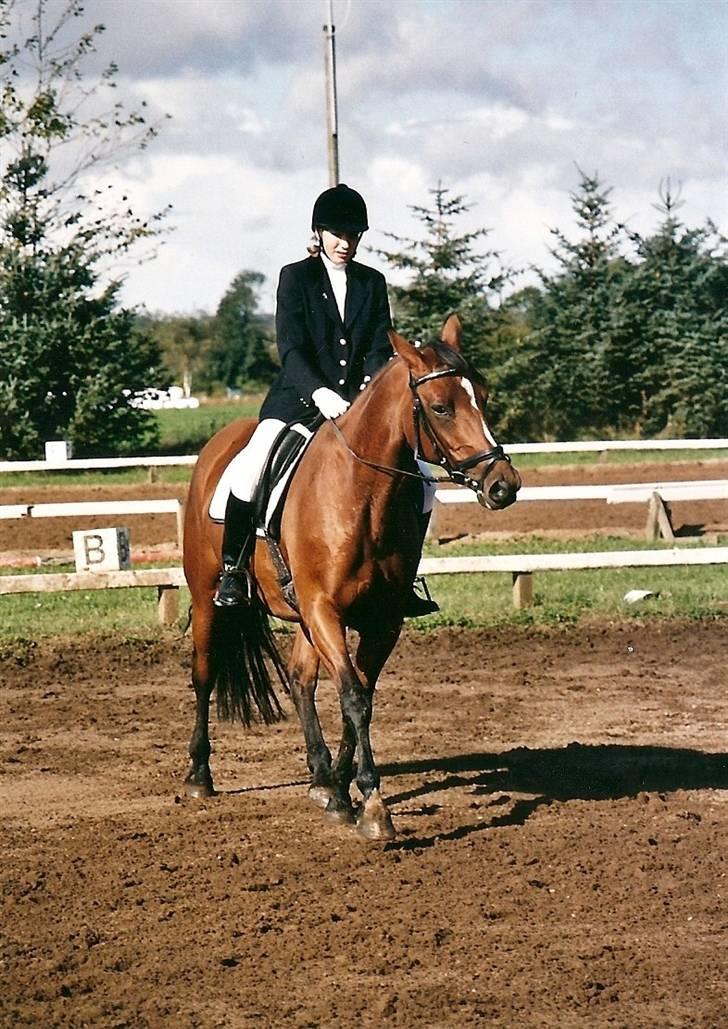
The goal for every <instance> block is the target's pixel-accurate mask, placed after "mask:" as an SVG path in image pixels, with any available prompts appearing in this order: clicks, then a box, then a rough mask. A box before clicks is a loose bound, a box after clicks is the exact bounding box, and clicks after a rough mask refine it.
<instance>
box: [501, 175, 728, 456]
mask: <svg viewBox="0 0 728 1029" xmlns="http://www.w3.org/2000/svg"><path fill="white" fill-rule="evenodd" d="M609 193H610V191H609V190H608V189H605V188H604V187H603V185H602V183H601V182H600V181H599V178H598V176H596V175H594V176H588V175H584V174H583V173H582V174H581V181H580V184H579V188H578V189H577V191H575V192H574V193H573V194H572V203H573V209H574V215H575V220H576V222H577V225H578V226H579V228H580V229H581V235H580V236H579V238H578V239H577V240H576V241H573V242H572V241H570V240H569V239H568V238H567V237H566V236H565V235H564V234H563V233H562V232H561V231H558V230H555V231H554V237H555V239H556V246H555V248H554V250H553V253H554V256H555V257H556V259H557V263H558V269H557V271H556V273H555V274H552V275H546V274H544V273H541V281H542V289H541V290H540V291H539V292H538V293H537V294H535V295H532V296H531V297H530V299H529V304H528V306H529V310H528V313H527V319H528V321H529V322H530V324H531V329H530V331H529V332H528V333H527V334H526V335H525V337H524V338H523V339H522V341H521V344H520V346H519V348H518V349H517V350H516V351H515V352H514V353H513V354H511V356H510V358H509V360H508V361H507V362H506V364H505V367H504V369H503V372H502V375H501V376H500V387H501V389H500V394H499V395H500V396H501V398H502V397H503V396H504V395H505V396H507V397H508V404H507V408H506V410H505V411H504V418H503V424H504V427H505V428H506V430H507V431H508V433H509V435H511V436H512V437H520V438H524V439H528V438H532V439H538V438H542V437H546V438H557V439H564V438H568V437H570V436H571V437H574V436H576V437H580V436H587V435H591V436H605V435H606V436H610V435H625V434H626V435H628V436H637V437H639V436H650V437H653V436H656V435H661V434H662V435H676V436H681V435H686V436H701V435H723V434H725V433H726V431H728V404H727V401H728V333H727V329H728V322H727V316H728V264H727V262H726V249H725V240H724V239H723V238H722V237H720V236H719V234H718V233H717V231H716V230H715V227H714V226H713V225H712V224H710V223H708V224H707V225H706V226H705V227H703V228H700V229H688V228H686V227H685V226H683V225H681V224H680V222H679V221H678V219H677V218H676V216H675V200H674V198H673V197H672V196H671V194H670V190H669V186H668V188H667V190H666V191H665V192H663V195H662V203H661V204H660V205H659V206H660V210H661V213H662V215H663V221H662V223H661V224H660V225H659V226H658V228H657V230H656V232H655V233H654V234H653V235H651V236H646V237H643V236H640V235H639V234H638V233H635V232H628V231H627V229H626V228H625V227H624V226H621V225H619V224H617V223H616V222H615V221H614V219H613V217H612V213H611V205H610V202H609Z"/></svg>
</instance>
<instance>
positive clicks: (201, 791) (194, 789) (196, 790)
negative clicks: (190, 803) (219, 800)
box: [185, 779, 215, 800]
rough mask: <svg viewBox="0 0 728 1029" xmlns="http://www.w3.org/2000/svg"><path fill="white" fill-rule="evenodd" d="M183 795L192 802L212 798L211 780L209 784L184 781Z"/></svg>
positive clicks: (213, 793) (213, 790) (190, 780)
mask: <svg viewBox="0 0 728 1029" xmlns="http://www.w3.org/2000/svg"><path fill="white" fill-rule="evenodd" d="M185 795H186V796H188V797H192V798H193V799H194V800H205V799H206V798H207V797H214V796H215V787H214V786H213V785H212V779H211V780H210V781H209V782H194V780H192V779H185Z"/></svg>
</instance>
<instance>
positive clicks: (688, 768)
mask: <svg viewBox="0 0 728 1029" xmlns="http://www.w3.org/2000/svg"><path fill="white" fill-rule="evenodd" d="M380 772H381V774H382V777H383V778H385V779H390V780H391V779H393V778H396V777H397V776H402V775H423V776H424V777H425V778H424V780H423V782H422V783H421V784H420V785H418V786H416V787H414V788H413V789H411V790H407V791H404V792H402V793H398V794H395V795H389V796H388V798H387V800H388V803H389V804H390V805H392V806H395V805H399V804H406V803H408V802H409V801H412V800H415V799H416V798H418V797H423V796H427V797H428V798H430V800H431V798H432V796H433V794H435V795H436V794H438V793H443V792H444V791H447V790H450V789H455V788H458V787H460V788H462V787H465V788H467V789H469V791H470V793H471V795H472V796H474V797H477V796H479V795H481V796H482V795H489V794H493V793H500V792H503V791H514V792H516V793H526V794H533V795H535V796H532V797H530V798H523V799H519V800H516V801H515V803H514V804H513V806H512V807H511V808H510V810H509V811H507V812H505V813H504V814H502V815H497V816H496V817H494V818H492V819H490V820H488V821H480V820H479V821H478V822H477V823H475V824H472V825H466V826H462V827H459V828H458V829H455V830H453V831H451V832H450V833H443V834H439V835H438V836H435V837H428V838H423V837H419V838H415V837H409V838H406V839H403V840H396V841H394V842H393V843H390V844H389V845H388V846H389V847H390V848H395V849H404V850H408V849H415V848H423V847H428V846H432V845H433V844H434V843H436V842H440V841H443V840H448V839H453V840H454V839H462V838H463V837H465V836H469V835H470V834H471V833H474V832H482V831H484V830H486V829H490V828H493V827H495V826H503V825H523V824H524V823H525V822H526V820H527V819H528V818H529V817H530V815H531V814H532V813H533V811H535V810H536V809H537V808H539V807H541V806H542V805H544V804H550V803H551V802H552V801H554V800H560V801H565V800H611V799H616V798H618V797H630V796H635V795H636V794H638V793H641V792H653V793H670V792H673V791H675V790H695V789H719V790H724V789H728V754H706V753H704V752H702V751H698V750H688V749H686V748H679V747H676V748H673V747H656V746H621V745H616V744H615V745H611V744H607V745H604V744H602V745H585V744H581V743H570V744H569V745H568V746H566V747H561V748H554V749H544V750H530V749H529V748H528V747H518V748H516V749H514V750H508V751H504V752H502V753H478V754H459V755H455V756H453V757H445V758H437V757H433V758H422V759H420V760H417V761H400V762H396V763H394V764H390V765H385V766H382V767H380ZM502 802H503V801H502V800H495V799H494V801H493V802H492V804H491V805H488V806H493V805H495V804H499V803H502ZM506 802H507V801H506ZM432 810H433V809H432V805H431V804H430V807H428V808H427V809H423V811H422V812H421V813H422V814H426V813H427V812H428V811H430V812H431V811H432Z"/></svg>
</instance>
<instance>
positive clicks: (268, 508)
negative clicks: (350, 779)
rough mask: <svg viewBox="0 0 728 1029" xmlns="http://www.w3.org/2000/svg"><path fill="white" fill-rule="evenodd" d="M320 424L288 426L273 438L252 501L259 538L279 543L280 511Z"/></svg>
mask: <svg viewBox="0 0 728 1029" xmlns="http://www.w3.org/2000/svg"><path fill="white" fill-rule="evenodd" d="M322 422H323V419H317V420H316V421H315V422H314V423H313V424H312V425H311V426H310V427H309V426H306V425H302V424H301V422H300V421H296V422H289V423H288V425H285V426H284V427H283V428H282V429H281V431H280V432H279V434H278V435H277V436H276V438H275V440H274V442H273V446H272V447H271V448H270V452H269V454H268V457H267V458H266V462H265V465H264V466H263V471H262V472H261V476H260V480H259V482H258V486H257V487H256V490H255V495H254V497H253V504H254V506H255V524H256V527H257V529H258V533H259V535H264V536H266V537H270V538H271V539H274V540H276V541H279V540H280V538H281V520H282V518H283V507H284V505H285V502H286V497H287V495H288V490H289V488H290V485H291V481H292V480H293V475H294V472H295V470H296V467H297V466H298V462H299V461H300V460H301V458H302V456H303V452H304V450H305V449H306V447H307V446H308V444H309V443H310V441H311V439H312V438H313V434H314V432H315V431H316V429H317V428H318V427H319V425H320V424H322Z"/></svg>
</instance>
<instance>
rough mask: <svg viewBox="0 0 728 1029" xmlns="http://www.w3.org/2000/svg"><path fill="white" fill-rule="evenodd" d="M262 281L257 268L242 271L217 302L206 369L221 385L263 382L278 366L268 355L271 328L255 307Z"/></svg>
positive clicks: (270, 344) (232, 385)
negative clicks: (255, 270)
mask: <svg viewBox="0 0 728 1029" xmlns="http://www.w3.org/2000/svg"><path fill="white" fill-rule="evenodd" d="M264 281H265V276H264V275H261V274H260V272H253V271H242V272H240V273H239V274H238V275H236V276H235V278H234V279H233V281H232V282H231V283H230V286H229V287H228V289H227V290H226V291H225V294H224V296H223V298H222V300H221V301H220V303H219V304H218V308H217V311H216V313H215V318H214V323H213V338H212V343H211V347H210V352H209V361H208V365H209V367H208V372H209V375H210V377H211V378H212V379H213V381H216V382H218V383H221V384H222V385H224V386H227V387H245V386H258V385H262V384H266V383H269V382H271V380H272V378H273V376H274V375H275V373H276V371H277V370H278V369H277V366H276V364H275V362H274V361H273V359H272V357H271V346H272V339H271V329H270V326H269V324H268V321H267V319H266V318H265V316H264V315H262V314H261V313H260V312H259V310H258V291H259V289H260V287H261V286H262V284H263V282H264Z"/></svg>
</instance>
